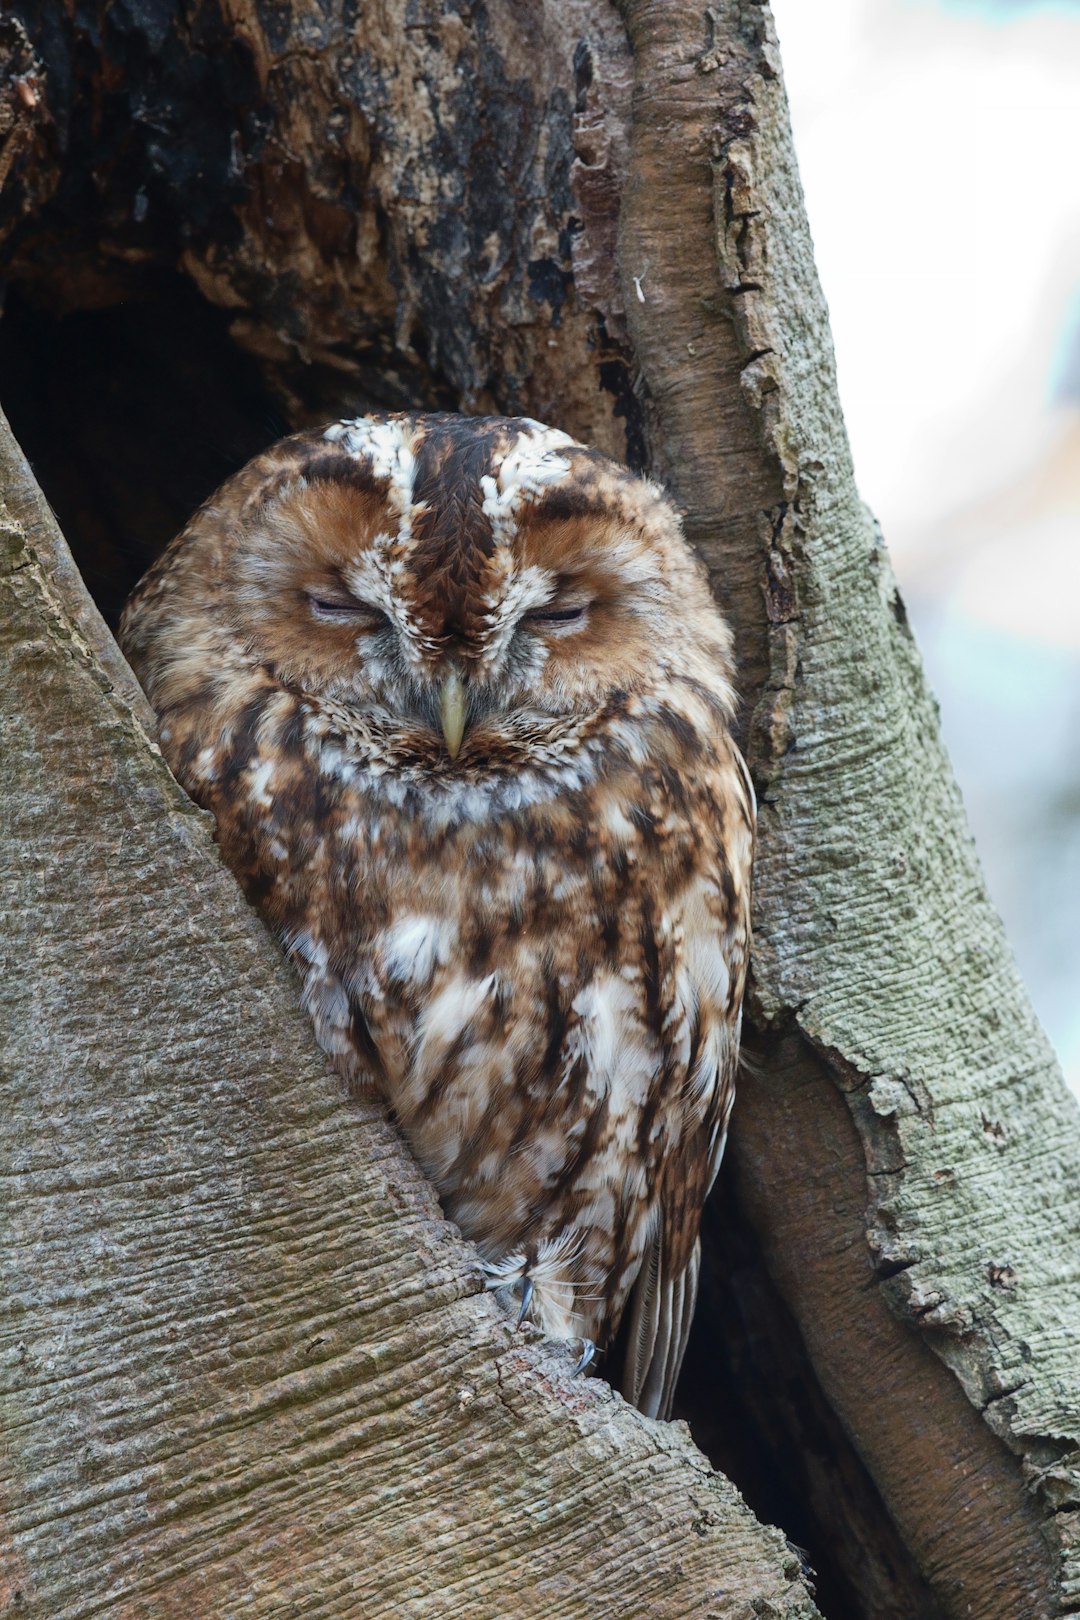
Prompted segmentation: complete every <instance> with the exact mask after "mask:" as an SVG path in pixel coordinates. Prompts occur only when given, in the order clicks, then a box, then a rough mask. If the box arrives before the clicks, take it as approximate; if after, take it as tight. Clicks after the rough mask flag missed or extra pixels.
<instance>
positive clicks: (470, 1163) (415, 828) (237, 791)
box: [121, 415, 754, 1414]
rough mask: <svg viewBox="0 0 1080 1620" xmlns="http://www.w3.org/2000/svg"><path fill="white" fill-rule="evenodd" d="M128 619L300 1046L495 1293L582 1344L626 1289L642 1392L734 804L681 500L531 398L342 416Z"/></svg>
mask: <svg viewBox="0 0 1080 1620" xmlns="http://www.w3.org/2000/svg"><path fill="white" fill-rule="evenodd" d="M121 637H122V644H123V646H124V648H125V651H126V652H127V654H128V657H129V658H130V659H131V661H132V663H133V665H134V667H135V669H136V672H137V673H138V675H139V677H140V679H141V681H142V683H143V685H144V687H145V688H146V691H147V694H148V696H149V697H150V700H151V702H152V703H153V705H154V707H155V709H156V710H157V713H158V715H159V719H160V735H161V744H162V748H163V751H164V753H165V756H166V758H167V759H168V761H169V764H170V765H171V767H172V769H173V770H174V772H175V773H176V775H177V777H178V778H179V780H180V781H181V782H182V783H183V785H184V786H185V787H186V788H187V790H188V791H189V792H190V793H191V794H192V796H193V797H194V798H195V799H196V800H197V801H198V802H199V803H200V804H203V805H205V806H206V807H207V808H209V809H210V810H211V811H212V812H213V814H214V816H215V818H216V822H217V837H218V840H219V843H220V846H221V849H222V853H223V855H224V857H225V859H226V861H227V862H228V863H229V865H230V866H231V867H232V868H233V870H234V871H235V872H236V874H237V876H238V877H239V879H240V881H241V882H242V884H243V885H244V888H245V890H246V892H247V893H248V895H249V897H250V898H251V899H252V900H253V901H254V902H256V903H257V904H258V905H259V906H260V908H261V909H262V911H263V913H264V914H265V916H266V917H267V918H268V920H269V921H270V923H271V924H272V925H273V927H274V928H275V929H276V930H277V932H278V933H279V935H280V937H281V939H282V940H283V942H284V944H285V946H286V948H287V949H288V951H289V953H290V954H291V956H292V957H293V959H294V961H295V962H296V963H297V965H298V967H299V969H300V971H301V973H302V975H303V978H304V992H303V994H304V1001H305V1004H306V1006H307V1008H308V1010H309V1011H310V1013H311V1016H312V1018H313V1020H314V1024H315V1030H316V1034H317V1036H318V1039H319V1041H320V1042H321V1044H322V1045H323V1047H324V1048H325V1049H326V1051H327V1052H329V1053H330V1054H331V1056H332V1057H333V1058H334V1060H335V1062H336V1063H337V1064H338V1066H339V1067H340V1069H341V1070H342V1072H343V1073H344V1074H345V1075H347V1076H348V1078H349V1079H350V1080H351V1081H352V1082H353V1083H356V1084H362V1085H371V1086H375V1087H377V1088H378V1089H379V1091H380V1092H381V1093H382V1094H383V1096H384V1097H385V1098H386V1100H387V1102H388V1104H389V1106H390V1107H391V1108H392V1110H393V1112H394V1114H395V1116H396V1118H397V1120H398V1121H399V1123H400V1125H401V1128H402V1129H403V1131H404V1132H405V1135H406V1136H407V1138H408V1140H409V1142H410V1144H411V1146H412V1148H413V1151H414V1152H415V1153H416V1155H417V1157H418V1159H419V1161H420V1163H421V1164H422V1165H423V1167H424V1168H425V1170H426V1172H427V1173H428V1174H429V1175H430V1177H431V1178H432V1180H433V1181H434V1183H435V1185H436V1186H437V1188H438V1190H439V1193H440V1196H441V1198H442V1200H443V1204H444V1206H445V1208H446V1210H447V1212H448V1214H449V1215H450V1216H451V1217H452V1218H453V1219H454V1220H455V1221H456V1222H457V1223H458V1224H459V1225H460V1227H461V1229H462V1231H463V1232H464V1233H465V1234H466V1235H467V1236H468V1237H470V1238H472V1239H473V1240H475V1242H476V1244H477V1245H478V1248H479V1250H480V1254H481V1257H482V1260H483V1262H484V1265H485V1269H486V1275H487V1277H488V1281H489V1283H490V1285H491V1286H492V1287H493V1288H495V1289H497V1290H498V1291H499V1292H500V1293H502V1295H503V1297H504V1298H505V1299H506V1300H507V1303H510V1302H511V1301H512V1300H515V1299H520V1298H527V1300H528V1315H529V1316H530V1317H531V1318H532V1319H533V1320H534V1321H536V1322H537V1323H538V1324H539V1325H540V1327H541V1328H543V1329H544V1331H545V1332H547V1333H549V1334H551V1335H553V1336H555V1337H558V1338H564V1339H567V1340H574V1341H580V1340H590V1341H594V1342H595V1343H596V1344H597V1345H599V1346H600V1347H603V1346H605V1345H606V1344H608V1343H609V1342H610V1340H611V1338H612V1336H613V1335H614V1333H615V1331H616V1329H617V1327H618V1324H619V1321H620V1318H621V1317H622V1315H623V1312H624V1309H625V1308H626V1306H627V1303H628V1301H630V1300H631V1297H632V1307H631V1320H630V1331H629V1333H628V1335H627V1339H628V1344H629V1350H628V1355H627V1365H626V1370H625V1375H624V1390H625V1393H626V1394H627V1396H628V1398H630V1399H632V1400H634V1401H635V1402H637V1404H639V1405H640V1406H641V1407H642V1409H643V1410H645V1411H647V1412H650V1413H653V1414H657V1413H659V1414H663V1413H665V1412H666V1411H667V1410H668V1409H669V1407H670V1401H671V1396H672V1391H673V1388H674V1381H675V1378H676V1377H677V1374H678V1367H679V1363H680V1361H681V1357H682V1352H683V1349H684V1347H685V1341H686V1334H687V1331H688V1328H689V1321H690V1317H691V1315H692V1312H693V1304H694V1298H695V1295H696V1285H697V1266H698V1229H699V1224H700V1216H701V1208H702V1205H703V1203H704V1200H705V1197H706V1196H707V1194H708V1191H709V1188H710V1186H711V1185H712V1181H713V1178H714V1177H715V1174H716V1171H717V1167H718V1164H719V1161H720V1156H721V1153H722V1151H723V1145H724V1138H725V1134H726V1130H727V1122H728V1116H729V1113H730V1110H731V1104H732V1100H733V1096H734V1077H735V1068H736V1063H737V1055H738V1039H739V1022H740V1008H741V1001H742V994H743V988H744V983H745V976H746V963H747V951H748V945H749V924H748V914H749V876H750V860H751V851H752V840H753V821H754V808H753V793H752V790H751V787H750V783H749V778H748V776H747V773H746V769H745V766H744V765H743V762H742V760H741V759H740V757H739V755H738V751H737V749H736V747H735V745H734V743H733V741H732V738H731V734H730V721H731V714H732V707H733V697H732V687H731V662H730V637H729V634H728V631H727V628H726V626H725V624H724V622H723V620H722V619H721V617H720V615H719V613H718V612H717V610H716V608H715V606H714V605H713V603H712V601H711V599H710V597H709V594H708V590H707V587H706V584H705V581H704V577H703V573H702V570H701V569H700V566H699V565H698V563H697V562H696V561H695V559H694V558H693V556H692V554H691V553H690V551H689V549H688V547H687V546H686V544H685V542H684V540H683V538H682V536H681V533H680V531H679V525H678V521H677V518H676V517H675V514H674V513H673V512H672V510H671V508H670V506H669V505H668V504H667V503H666V502H665V501H664V499H663V498H662V496H661V494H660V493H659V491H658V490H656V489H655V488H654V487H653V486H651V485H650V484H648V483H646V482H645V481H643V480H641V479H638V478H635V477H633V476H632V475H630V474H629V473H627V472H626V471H625V470H624V469H622V468H620V467H617V466H616V465H614V464H613V463H611V462H610V461H607V460H606V459H605V458H603V457H602V456H600V455H598V454H597V453H596V452H593V451H590V450H588V449H585V448H583V447H581V446H579V445H576V444H574V443H572V441H570V440H569V439H568V438H567V437H566V436H565V435H564V434H561V433H557V432H555V431H553V430H551V429H548V428H545V427H543V426H541V425H540V424H538V423H534V422H530V421H528V420H526V419H504V418H487V419H468V418H462V417H454V416H426V417H425V416H412V415H397V416H386V417H371V418H361V419H357V420H356V421H354V422H341V423H336V424H333V425H332V426H331V427H330V428H327V429H324V430H320V431H317V432H312V433H307V434H300V435H297V436H296V437H294V438H292V439H287V440H284V441H283V442H282V443H280V444H278V445H275V446H274V447H273V448H272V449H271V450H269V451H267V452H266V454H265V455H263V456H260V457H258V458H257V459H256V460H255V461H254V462H252V463H250V464H249V465H248V466H247V467H245V468H244V469H243V470H242V471H241V472H240V473H238V474H237V475H236V476H235V477H234V478H233V479H231V480H230V481H229V482H228V483H227V484H226V485H225V486H224V487H223V488H222V489H221V490H220V491H219V492H218V493H217V494H216V495H215V496H214V497H213V498H212V499H211V500H210V501H209V502H208V503H207V504H206V505H205V506H204V507H203V508H202V509H201V510H200V511H199V512H198V513H196V515H195V517H194V518H193V519H192V521H191V523H190V524H189V525H188V527H187V528H186V529H185V530H184V532H183V533H182V534H181V535H179V536H178V537H177V539H176V540H175V541H174V542H173V544H172V545H171V546H170V547H169V549H168V550H167V551H166V553H165V554H164V556H163V557H162V558H161V560H160V561H159V562H158V563H157V564H156V565H155V567H154V568H152V569H151V570H150V572H149V573H148V574H147V576H146V578H145V579H144V580H143V582H142V583H141V585H140V586H139V587H138V589H137V590H136V592H135V594H134V596H133V597H132V599H131V602H130V603H129V605H128V607H127V610H126V612H125V615H124V620H123V624H122V629H121ZM450 678H453V679H454V680H456V681H457V682H458V683H459V690H460V691H461V693H462V694H463V696H462V699H461V701H462V703H463V705H464V715H465V730H464V736H463V738H462V741H461V745H460V749H459V751H458V752H457V754H456V757H455V756H454V755H452V753H451V752H450V751H449V749H448V747H447V744H446V742H445V741H444V736H443V733H442V731H441V730H440V694H441V693H443V692H444V689H445V683H446V682H447V681H448V679H450ZM529 1285H531V1287H530V1286H529Z"/></svg>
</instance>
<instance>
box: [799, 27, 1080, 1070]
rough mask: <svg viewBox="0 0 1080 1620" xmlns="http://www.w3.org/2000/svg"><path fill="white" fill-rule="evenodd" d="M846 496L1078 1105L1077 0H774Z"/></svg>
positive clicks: (1079, 150)
mask: <svg viewBox="0 0 1080 1620" xmlns="http://www.w3.org/2000/svg"><path fill="white" fill-rule="evenodd" d="M773 14H774V16H775V18H776V25H777V31H778V33H779V36H780V51H781V57H782V60H783V65H784V76H785V80H786V83H787V88H788V94H789V97H790V102H791V115H792V123H793V125H794V130H795V147H796V152H797V154H798V159H799V167H800V171H801V173H802V179H803V186H804V189H805V191H806V199H807V207H808V211H809V215H810V227H811V230H812V232H813V237H814V244H815V249H816V255H817V264H818V270H819V273H820V276H821V280H822V284H823V286H824V290H825V296H826V299H827V300H828V304H829V312H830V317H831V322H832V329H833V336H834V339H835V343H836V353H837V369H838V373H839V379H840V397H841V400H842V403H843V407H844V415H845V419H846V421H847V425H848V432H849V434H850V437H851V443H852V449H853V452H854V457H855V470H856V475H857V477H858V481H859V487H860V490H861V493H862V495H863V498H864V499H865V500H866V501H868V502H869V504H870V505H871V506H872V507H873V509H874V510H875V512H876V513H877V516H878V517H879V518H880V520H881V522H882V525H883V527H884V530H885V536H886V539H887V541H888V543H889V548H890V551H891V553H892V557H893V562H894V566H895V568H896V572H897V575H898V577H899V580H900V585H901V589H902V591H903V594H904V596H905V598H906V600H907V604H908V608H909V611H910V614H911V619H912V622H913V624H914V627H915V632H916V636H917V637H918V640H919V643H920V646H921V648H922V651H923V656H924V659H925V662H926V665H927V670H928V673H929V676H930V682H931V685H932V686H933V688H934V690H935V692H936V693H937V696H938V698H939V701H940V703H941V711H942V725H943V728H944V732H945V739H946V742H947V744H948V746H949V749H950V753H951V755H952V759H953V764H954V767H955V769H956V773H957V776H958V778H959V781H960V786H961V789H962V791H963V794H964V799H965V803H966V804H967V808H968V814H969V817H970V820H971V823H972V826H973V829H974V832H975V837H976V842H977V843H978V846H979V850H980V854H981V856H982V860H983V865H984V868H985V871H986V876H987V881H988V884H989V887H990V892H991V894H992V896H993V898H994V900H995V903H996V904H997V906H998V909H999V911H1000V912H1001V913H1002V915H1003V917H1004V919H1005V923H1006V927H1007V930H1008V933H1009V936H1010V939H1011V940H1012V944H1013V949H1014V951H1015V953H1016V957H1017V960H1018V962H1019V964H1020V968H1021V971H1022V973H1023V974H1024V977H1025V979H1026V980H1027V983H1028V986H1029V988H1030V990H1031V994H1032V998H1033V1000H1034V1002H1035V1006H1036V1009H1037V1011H1038V1012H1039V1015H1040V1017H1041V1018H1042V1020H1043V1023H1044V1024H1045V1026H1046V1028H1047V1030H1048V1032H1049V1034H1050V1036H1051V1038H1052V1040H1053V1041H1054V1043H1055V1045H1056V1047H1057V1049H1058V1052H1059V1053H1060V1055H1061V1058H1062V1062H1063V1064H1064V1066H1065V1070H1066V1074H1067V1075H1068V1078H1069V1080H1070V1083H1071V1084H1072V1085H1073V1087H1074V1089H1076V1090H1077V1091H1078V1092H1080V0H1071V3H1069V0H1057V3H1056V4H1055V3H1051V0H1042V3H1040V0H1026V3H1025V0H812V3H811V0H773Z"/></svg>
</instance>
